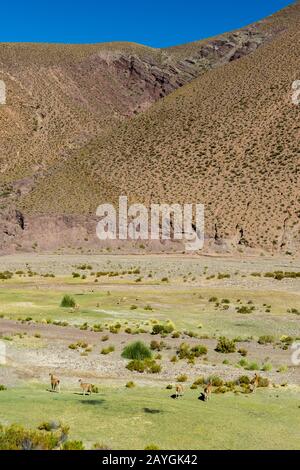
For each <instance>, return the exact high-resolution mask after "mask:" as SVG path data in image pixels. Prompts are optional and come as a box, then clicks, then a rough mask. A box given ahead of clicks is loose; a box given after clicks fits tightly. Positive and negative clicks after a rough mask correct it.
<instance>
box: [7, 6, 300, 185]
mask: <svg viewBox="0 0 300 470" xmlns="http://www.w3.org/2000/svg"><path fill="white" fill-rule="evenodd" d="M290 10H291V9H288V11H290ZM293 16H294V14H293V15H291V14H290V13H286V12H285V11H283V12H280V13H279V14H277V15H274V16H272V17H270V18H268V19H266V20H264V21H262V22H259V23H257V24H255V25H251V26H249V27H246V28H243V29H241V30H239V31H235V32H232V33H227V34H224V35H221V36H219V37H216V38H211V39H208V40H205V41H198V42H195V43H192V44H187V45H184V46H180V47H174V48H169V49H162V50H157V49H153V48H149V47H145V46H140V45H138V44H127V43H110V44H96V45H51V44H0V79H2V80H4V81H5V83H6V87H7V106H5V107H1V108H0V120H1V127H0V159H1V170H0V171H1V173H0V181H12V180H16V179H17V178H19V177H20V178H22V177H24V176H28V175H30V174H32V173H36V172H38V171H43V170H44V169H45V168H47V167H48V165H52V164H55V163H57V162H58V161H61V159H63V158H66V156H67V154H68V152H69V151H70V150H73V149H74V148H79V147H81V146H82V145H83V144H85V143H87V142H89V140H90V139H91V138H93V137H94V136H96V135H99V134H100V133H101V132H102V130H103V129H105V128H107V127H111V126H112V125H113V124H114V122H116V121H117V122H118V121H120V119H124V118H126V117H130V116H133V115H134V114H136V113H139V112H141V111H144V110H145V109H146V108H148V107H149V106H150V105H151V104H152V103H153V102H155V101H157V100H158V99H160V98H162V97H164V96H166V95H168V94H169V93H171V92H172V91H174V90H175V89H177V88H178V87H181V86H182V85H184V84H185V83H188V82H189V81H191V80H192V79H194V78H195V77H197V76H199V75H201V74H202V73H203V72H205V71H206V70H208V69H210V68H212V67H217V66H220V65H222V64H224V63H227V62H230V61H233V60H236V59H239V58H240V57H243V56H245V55H247V54H249V53H252V52H253V51H255V50H256V49H257V48H258V47H259V46H260V45H261V44H263V43H265V42H267V41H270V40H271V39H272V38H273V37H275V36H276V35H278V34H280V32H281V31H282V30H284V29H286V27H287V26H288V25H289V24H290V23H291V21H293V18H291V17H293Z"/></svg>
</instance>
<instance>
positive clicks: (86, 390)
mask: <svg viewBox="0 0 300 470" xmlns="http://www.w3.org/2000/svg"><path fill="white" fill-rule="evenodd" d="M78 382H79V383H80V387H81V389H82V391H83V395H85V394H86V393H87V395H91V394H92V391H93V385H92V384H88V383H84V382H82V380H81V379H79V381H78Z"/></svg>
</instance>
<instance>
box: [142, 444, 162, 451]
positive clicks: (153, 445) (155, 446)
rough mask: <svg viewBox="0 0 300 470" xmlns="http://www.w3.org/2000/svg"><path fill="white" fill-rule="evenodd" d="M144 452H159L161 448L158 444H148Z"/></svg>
mask: <svg viewBox="0 0 300 470" xmlns="http://www.w3.org/2000/svg"><path fill="white" fill-rule="evenodd" d="M144 450H159V447H158V446H157V445H156V444H148V445H147V446H146V447H145V449H144Z"/></svg>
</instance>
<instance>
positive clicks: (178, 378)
mask: <svg viewBox="0 0 300 470" xmlns="http://www.w3.org/2000/svg"><path fill="white" fill-rule="evenodd" d="M187 379H188V377H187V375H185V374H181V375H178V377H177V379H176V380H177V382H186V381H187Z"/></svg>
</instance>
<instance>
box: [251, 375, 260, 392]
mask: <svg viewBox="0 0 300 470" xmlns="http://www.w3.org/2000/svg"><path fill="white" fill-rule="evenodd" d="M250 384H251V386H252V387H251V388H252V393H253V392H255V390H256V389H257V387H258V384H259V376H258V375H257V374H255V375H254V377H253V379H252V380H251V382H250Z"/></svg>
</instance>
